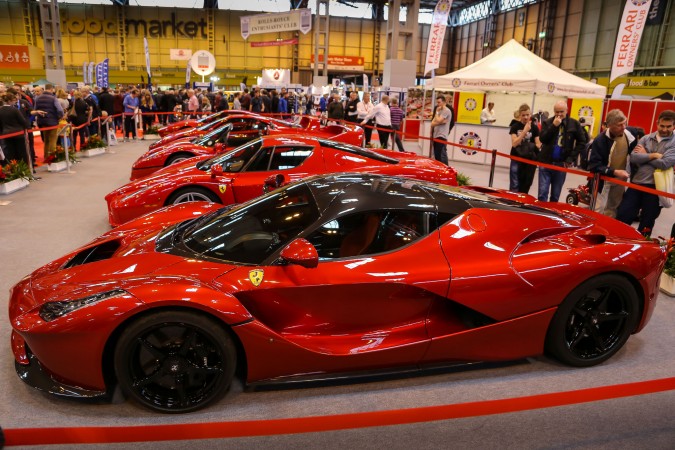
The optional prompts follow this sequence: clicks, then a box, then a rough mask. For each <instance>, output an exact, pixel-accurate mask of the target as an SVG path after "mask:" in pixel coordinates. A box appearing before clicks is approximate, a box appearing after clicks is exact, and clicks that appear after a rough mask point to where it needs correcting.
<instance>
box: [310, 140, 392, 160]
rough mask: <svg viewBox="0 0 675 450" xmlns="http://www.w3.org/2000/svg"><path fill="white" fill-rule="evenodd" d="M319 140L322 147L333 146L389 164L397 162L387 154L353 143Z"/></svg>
mask: <svg viewBox="0 0 675 450" xmlns="http://www.w3.org/2000/svg"><path fill="white" fill-rule="evenodd" d="M319 142H320V143H321V146H322V147H328V148H333V149H335V150H340V151H343V152H347V153H352V154H354V155H359V156H364V157H366V158H370V159H375V160H377V161H381V162H386V163H389V164H398V160H397V159H395V158H390V157H388V156H384V155H381V154H379V153H377V152H374V151H372V150H368V149H365V148H361V147H357V146H355V145H350V144H343V143H342V142H335V141H329V140H326V139H319Z"/></svg>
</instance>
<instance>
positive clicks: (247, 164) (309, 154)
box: [105, 125, 457, 226]
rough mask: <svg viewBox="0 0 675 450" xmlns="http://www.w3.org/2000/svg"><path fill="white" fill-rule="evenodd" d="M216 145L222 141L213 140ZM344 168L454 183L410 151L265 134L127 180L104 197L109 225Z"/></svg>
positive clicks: (448, 172) (236, 199) (241, 197)
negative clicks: (209, 155)
mask: <svg viewBox="0 0 675 450" xmlns="http://www.w3.org/2000/svg"><path fill="white" fill-rule="evenodd" d="M336 126H337V125H336ZM219 145H222V144H216V146H219ZM216 148H217V147H216ZM209 151H212V150H211V149H210V148H209ZM348 171H349V172H370V173H379V174H388V175H401V176H405V177H409V178H415V179H420V180H427V181H432V182H435V183H443V184H448V185H457V178H456V175H457V173H456V171H455V170H454V169H452V168H450V167H448V166H446V165H445V164H442V163H440V162H438V161H434V160H432V159H429V158H425V157H422V156H418V155H415V154H414V153H401V152H393V151H386V150H382V151H378V152H374V151H371V150H368V149H363V148H361V147H356V146H353V145H349V144H344V143H340V142H335V141H329V140H325V139H317V138H311V137H273V136H265V137H263V138H258V139H256V140H255V141H252V142H250V143H248V144H244V145H243V146H240V147H238V148H236V149H234V150H230V151H228V152H226V153H223V154H219V155H216V156H213V157H212V158H210V159H204V158H203V157H202V158H201V159H200V158H193V159H190V160H187V161H183V162H182V163H181V164H174V165H171V166H169V167H165V168H164V169H161V170H159V171H157V172H155V173H154V174H152V175H150V176H147V177H145V178H141V179H139V180H135V181H132V182H130V183H127V184H126V185H124V186H122V187H120V188H119V189H116V190H114V191H113V192H111V193H110V194H108V195H107V196H106V198H105V199H106V202H108V218H109V221H110V225H112V226H118V225H121V224H123V223H124V222H126V221H128V220H131V219H135V218H136V217H138V216H141V215H143V214H147V213H149V212H152V211H154V210H157V209H159V208H161V207H163V206H166V205H171V204H174V203H182V202H187V201H211V202H216V203H221V204H224V205H229V204H232V203H241V202H244V201H247V200H250V199H252V198H253V197H257V196H259V195H262V193H263V187H264V186H265V184H266V181H267V180H269V179H273V180H275V181H274V184H275V185H277V184H278V183H288V182H290V181H295V180H299V179H301V178H305V177H308V176H311V175H316V174H325V173H331V172H348Z"/></svg>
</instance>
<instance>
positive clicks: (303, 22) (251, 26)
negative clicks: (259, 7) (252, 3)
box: [240, 8, 312, 39]
mask: <svg viewBox="0 0 675 450" xmlns="http://www.w3.org/2000/svg"><path fill="white" fill-rule="evenodd" d="M240 23H241V37H243V38H244V39H248V37H249V36H250V35H252V34H263V33H278V32H281V31H294V30H300V31H302V33H303V34H307V33H308V32H309V30H311V29H312V11H311V10H310V9H309V8H301V9H294V10H293V11H289V12H283V13H276V14H256V15H255V16H244V17H241V18H240Z"/></svg>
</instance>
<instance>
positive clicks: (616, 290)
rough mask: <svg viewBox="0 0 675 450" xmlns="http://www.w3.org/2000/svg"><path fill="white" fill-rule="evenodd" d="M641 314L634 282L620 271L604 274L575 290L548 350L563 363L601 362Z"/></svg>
mask: <svg viewBox="0 0 675 450" xmlns="http://www.w3.org/2000/svg"><path fill="white" fill-rule="evenodd" d="M639 313H640V308H639V302H638V295H637V293H636V292H635V288H634V287H633V285H632V284H631V283H630V282H629V281H628V280H627V279H626V278H625V277H622V276H620V275H616V274H609V275H600V276H598V277H595V278H592V279H590V280H588V281H586V282H584V283H582V284H581V285H579V286H578V287H577V288H576V289H574V290H573V291H572V292H571V293H570V294H569V295H568V296H567V298H566V299H565V300H564V301H563V302H562V304H561V305H560V306H559V307H558V311H556V313H555V315H554V316H553V320H552V321H551V325H550V326H549V330H548V333H547V336H546V349H547V351H548V352H549V353H550V354H552V355H553V356H554V357H555V358H557V359H558V360H560V361H561V362H563V363H566V364H569V365H572V366H577V367H587V366H593V365H596V364H600V363H601V362H603V361H605V360H607V359H608V358H610V357H611V356H612V355H614V354H615V353H616V352H617V351H619V349H620V348H621V347H622V346H623V345H624V344H625V343H626V341H627V340H628V337H629V336H630V334H631V333H632V331H633V330H634V329H635V326H636V324H637V321H638V315H639Z"/></svg>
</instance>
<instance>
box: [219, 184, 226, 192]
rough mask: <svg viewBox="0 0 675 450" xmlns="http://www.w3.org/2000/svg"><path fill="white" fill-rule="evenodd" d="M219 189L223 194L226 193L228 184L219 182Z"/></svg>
mask: <svg viewBox="0 0 675 450" xmlns="http://www.w3.org/2000/svg"><path fill="white" fill-rule="evenodd" d="M218 190H219V191H220V193H221V194H224V193H225V191H226V190H227V185H226V184H219V185H218Z"/></svg>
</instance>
